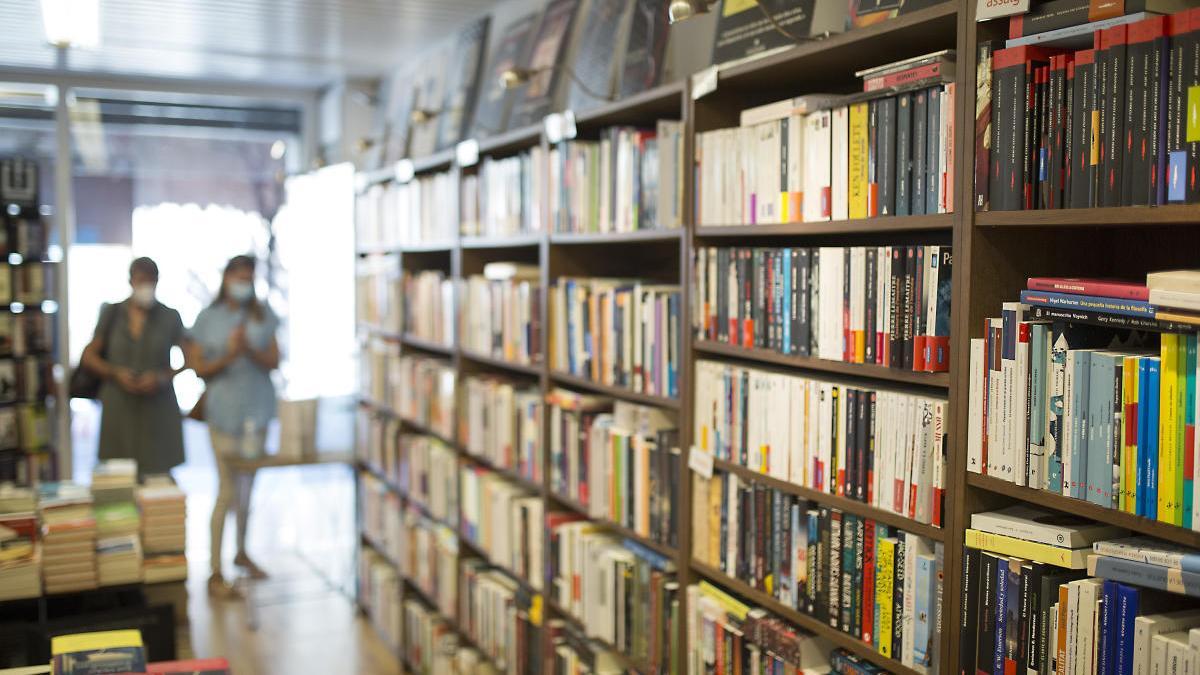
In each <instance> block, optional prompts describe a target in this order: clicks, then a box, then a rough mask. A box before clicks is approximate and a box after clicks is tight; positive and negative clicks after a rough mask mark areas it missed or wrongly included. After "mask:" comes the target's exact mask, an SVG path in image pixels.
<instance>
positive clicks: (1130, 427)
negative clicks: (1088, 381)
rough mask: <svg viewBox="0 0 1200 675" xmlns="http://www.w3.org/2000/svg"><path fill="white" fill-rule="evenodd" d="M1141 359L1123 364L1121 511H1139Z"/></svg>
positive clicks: (1132, 358)
mask: <svg viewBox="0 0 1200 675" xmlns="http://www.w3.org/2000/svg"><path fill="white" fill-rule="evenodd" d="M1139 363H1141V359H1140V357H1137V356H1126V357H1125V359H1124V362H1123V363H1122V364H1121V380H1122V381H1121V395H1122V406H1121V407H1122V412H1123V415H1122V416H1121V443H1122V447H1123V449H1124V452H1123V455H1122V458H1121V486H1122V489H1121V510H1122V511H1126V512H1128V513H1134V512H1136V510H1137V405H1138V364H1139Z"/></svg>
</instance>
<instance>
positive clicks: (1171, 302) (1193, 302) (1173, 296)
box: [1150, 288, 1200, 312]
mask: <svg viewBox="0 0 1200 675" xmlns="http://www.w3.org/2000/svg"><path fill="white" fill-rule="evenodd" d="M1150 304H1152V305H1155V306H1156V307H1174V308H1177V309H1186V310H1190V311H1193V312H1200V293H1197V292H1194V291H1173V290H1168V289H1160V288H1151V289H1150Z"/></svg>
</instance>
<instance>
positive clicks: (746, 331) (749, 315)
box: [738, 248, 755, 347]
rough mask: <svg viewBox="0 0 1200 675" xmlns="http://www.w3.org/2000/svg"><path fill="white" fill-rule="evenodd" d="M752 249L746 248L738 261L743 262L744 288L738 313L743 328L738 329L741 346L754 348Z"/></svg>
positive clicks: (741, 273)
mask: <svg viewBox="0 0 1200 675" xmlns="http://www.w3.org/2000/svg"><path fill="white" fill-rule="evenodd" d="M753 254H754V251H753V250H752V249H748V248H744V249H742V250H741V251H740V253H739V255H738V259H739V260H740V261H741V270H740V272H739V274H738V278H739V279H740V280H741V283H740V285H741V287H742V294H741V298H742V311H741V312H739V313H738V318H740V319H741V326H739V327H738V337H739V344H741V345H742V346H744V347H753V346H754V330H753V329H754V311H755V310H754V277H755V275H754V268H753V265H752V263H753V260H752V258H753Z"/></svg>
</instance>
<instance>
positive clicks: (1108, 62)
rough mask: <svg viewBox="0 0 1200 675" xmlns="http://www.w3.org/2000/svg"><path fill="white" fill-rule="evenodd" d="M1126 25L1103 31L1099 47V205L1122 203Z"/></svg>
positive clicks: (1117, 204)
mask: <svg viewBox="0 0 1200 675" xmlns="http://www.w3.org/2000/svg"><path fill="white" fill-rule="evenodd" d="M1127 32H1128V31H1127V29H1126V26H1113V27H1111V28H1106V29H1104V30H1103V31H1100V49H1101V51H1103V53H1104V62H1105V66H1104V75H1103V77H1104V78H1105V84H1104V87H1105V89H1104V93H1105V96H1104V97H1103V98H1102V99H1101V106H1102V109H1103V111H1104V120H1103V122H1102V129H1101V131H1102V134H1101V138H1102V139H1104V151H1103V153H1104V154H1103V158H1102V161H1101V170H1102V172H1103V176H1102V181H1101V186H1100V197H1101V200H1100V206H1120V205H1121V176H1122V173H1121V172H1122V171H1123V170H1124V169H1123V168H1122V167H1123V163H1124V159H1125V151H1124V150H1125V148H1124V142H1123V141H1124V139H1125V109H1124V108H1125V106H1124V105H1123V104H1122V102H1123V101H1125V100H1126V98H1125V94H1126V89H1127V87H1126V81H1125V77H1126V71H1125V65H1126V59H1127V51H1126V40H1127Z"/></svg>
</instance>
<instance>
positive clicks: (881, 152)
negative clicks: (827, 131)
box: [875, 98, 896, 216]
mask: <svg viewBox="0 0 1200 675" xmlns="http://www.w3.org/2000/svg"><path fill="white" fill-rule="evenodd" d="M876 119H877V121H878V123H879V131H878V132H877V141H876V142H877V145H878V147H877V148H876V150H875V162H876V163H875V181H876V182H877V183H878V184H879V215H881V216H892V215H895V214H896V99H894V98H885V99H881V100H880V101H879V115H878V117H877V118H876Z"/></svg>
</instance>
